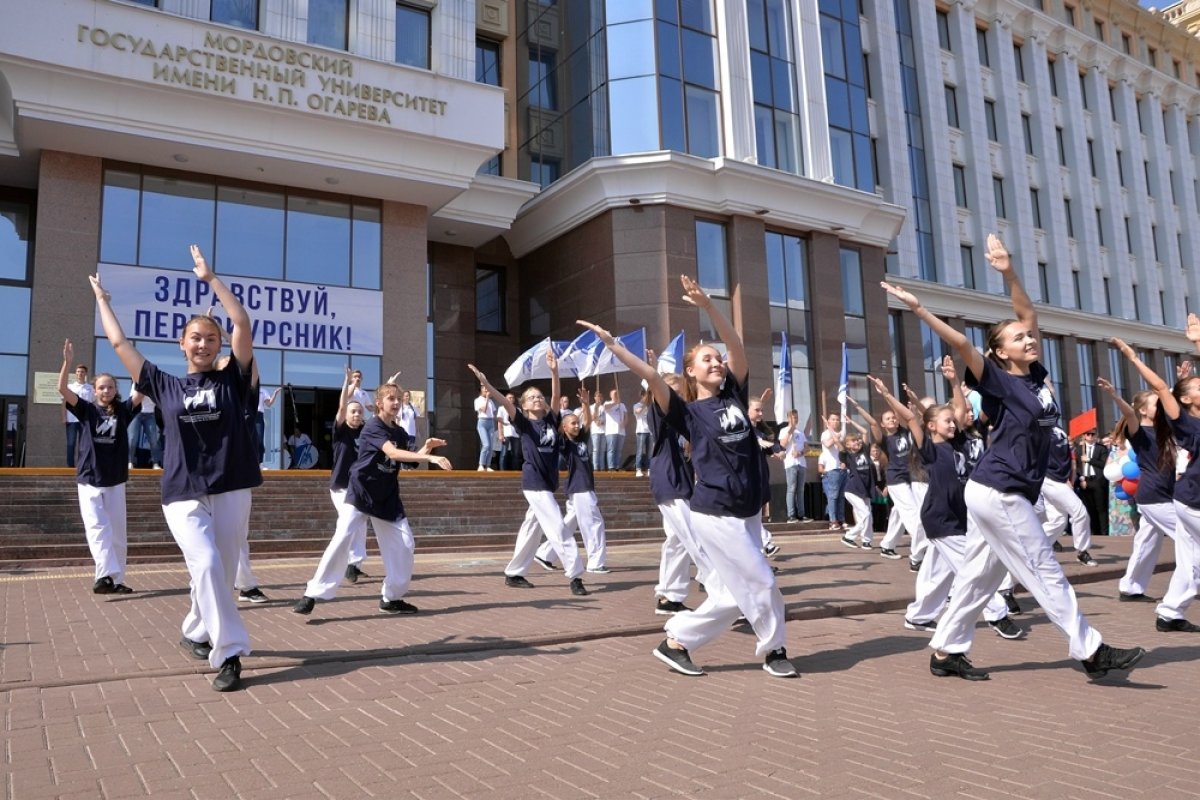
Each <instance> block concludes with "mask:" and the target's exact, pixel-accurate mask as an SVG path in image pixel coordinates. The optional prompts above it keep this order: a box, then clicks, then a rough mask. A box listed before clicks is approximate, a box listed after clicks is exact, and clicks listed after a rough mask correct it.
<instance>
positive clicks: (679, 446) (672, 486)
mask: <svg viewBox="0 0 1200 800" xmlns="http://www.w3.org/2000/svg"><path fill="white" fill-rule="evenodd" d="M646 422H647V424H649V426H650V436H651V439H652V441H653V443H654V444H653V446H652V448H651V450H650V494H652V495H653V496H654V502H655V503H658V504H659V505H665V504H667V503H671V502H674V501H675V500H690V499H691V497H692V492H693V491H694V490H695V488H696V473H695V472H694V471H693V470H692V462H691V461H689V460H688V458H687V454H686V450H685V447H684V444H685V443H686V441H687V440H686V438H685V434H686V432H687V404H686V403H684V402H683V398H682V397H680V396H679V395H677V394H675V392H671V399H670V401H669V402H668V403H667V413H666V414H663V412H662V409H661V408H659V407H658V403H656V402H652V403H650V413H649V414H648V415H647V416H646ZM681 432H682V433H681Z"/></svg>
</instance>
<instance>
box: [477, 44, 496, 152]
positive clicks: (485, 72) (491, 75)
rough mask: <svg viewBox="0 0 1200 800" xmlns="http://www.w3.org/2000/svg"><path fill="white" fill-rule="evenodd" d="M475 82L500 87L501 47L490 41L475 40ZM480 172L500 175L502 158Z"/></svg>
mask: <svg viewBox="0 0 1200 800" xmlns="http://www.w3.org/2000/svg"><path fill="white" fill-rule="evenodd" d="M475 81H476V82H477V83H486V84H487V85H488V86H499V85H500V45H499V43H497V42H493V41H491V40H489V39H476V40H475ZM479 172H480V173H481V174H484V175H499V174H500V156H499V154H497V155H494V156H492V157H491V158H489V159H488V160H487V161H486V162H484V164H483V166H481V167H480V168H479Z"/></svg>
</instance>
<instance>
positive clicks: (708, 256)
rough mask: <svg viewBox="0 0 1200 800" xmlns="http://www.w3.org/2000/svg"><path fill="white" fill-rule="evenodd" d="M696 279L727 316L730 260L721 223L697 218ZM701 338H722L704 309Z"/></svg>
mask: <svg viewBox="0 0 1200 800" xmlns="http://www.w3.org/2000/svg"><path fill="white" fill-rule="evenodd" d="M696 282H697V283H699V284H700V288H702V289H703V290H704V291H705V292H707V293H708V294H710V295H712V297H713V303H714V304H715V305H716V307H717V309H719V310H720V312H721V313H722V314H725V317H726V319H730V316H729V315H730V313H731V311H732V305H731V304H730V301H729V262H728V250H727V247H726V242H725V225H724V224H723V223H720V222H711V221H709V220H704V219H697V220H696ZM700 338H702V339H704V340H705V341H710V342H712V341H718V340H719V339H720V338H721V337H720V336H718V335H717V330H716V327H715V326H714V325H713V324H712V320H711V319H710V318H709V316H708V314H707V313H705V312H701V313H700Z"/></svg>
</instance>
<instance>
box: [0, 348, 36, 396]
mask: <svg viewBox="0 0 1200 800" xmlns="http://www.w3.org/2000/svg"><path fill="white" fill-rule="evenodd" d="M28 369H29V359H28V358H26V357H25V356H0V394H8V395H24V394H25V372H26V371H27V370H28Z"/></svg>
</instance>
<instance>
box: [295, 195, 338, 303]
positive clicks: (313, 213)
mask: <svg viewBox="0 0 1200 800" xmlns="http://www.w3.org/2000/svg"><path fill="white" fill-rule="evenodd" d="M286 275H287V278H288V280H292V281H304V282H307V283H332V284H336V285H338V286H346V285H347V284H349V283H350V205H349V204H348V203H343V202H338V201H335V200H321V199H318V198H315V197H300V196H292V197H289V198H288V204H287V271H286Z"/></svg>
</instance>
